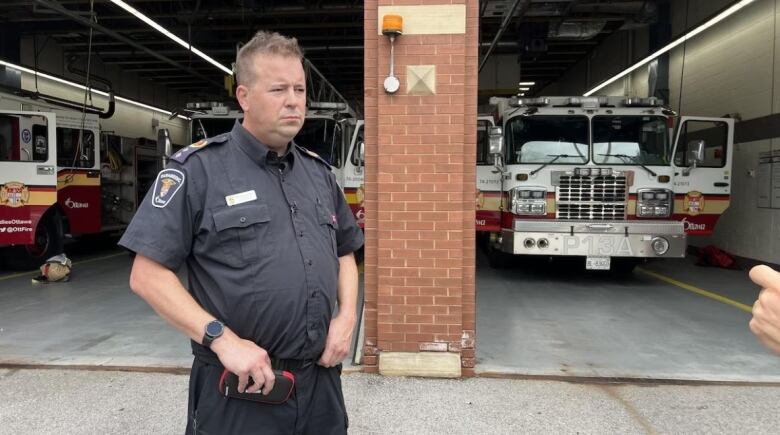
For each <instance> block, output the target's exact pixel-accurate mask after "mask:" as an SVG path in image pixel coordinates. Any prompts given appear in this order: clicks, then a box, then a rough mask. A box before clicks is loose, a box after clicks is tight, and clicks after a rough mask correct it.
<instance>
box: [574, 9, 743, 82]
mask: <svg viewBox="0 0 780 435" xmlns="http://www.w3.org/2000/svg"><path fill="white" fill-rule="evenodd" d="M753 1H754V0H742V1H740V2H738V3H735V4H734V5H733V6H731V7H730V8H728V9H726V10H724V11H723V12H721V13H719V14H718V15H716V16H715V17H713V18H712V19H710V20H709V21H707V22H706V23H704V24H702V25H701V26H699V27H697V28H695V29H693V30H691V31H690V32H688V33H686V34H685V35H683V36H681V37H679V38H677V39H676V40H674V41H673V42H671V43H670V44H668V45H667V46H665V47H664V48H662V49H660V50H658V51H656V52H655V53H653V54H651V55H650V56H647V57H646V58H644V59H642V60H640V61H639V62H637V63H635V64H634V65H632V66H630V67H628V68H626V69H624V70H623V71H621V72H620V73H618V74H617V75H615V76H613V77H612V78H610V79H608V80H607V81H605V82H602V83H601V84H600V85H598V86H596V87H595V88H593V89H591V90H589V91H588V92H585V93H584V94H582V95H583V96H585V97H587V96H590V95H592V94H593V93H594V92H596V91H598V90H600V89H603V88H604V87H605V86H608V85H610V84H612V83H614V82H615V81H616V80H618V79H620V78H622V77H625V76H626V75H628V74H630V73H631V72H632V71H634V70H636V69H637V68H640V67H642V66H643V65H646V64H648V63H649V62H651V61H652V60H653V59H655V58H657V57H658V56H660V55H662V54H664V53H666V52H668V51H670V50H671V49H673V48H674V47H677V46H678V45H680V44H682V43H683V42H685V41H687V40H689V39H691V38H693V37H694V36H696V35H698V34H699V33H701V32H703V31H705V30H707V29H708V28H710V27H712V26H714V25H715V24H717V23H719V22H720V21H722V20H723V19H724V18H726V17H728V16H729V15H732V14H733V13H735V12H737V11H738V10H740V9H742V8H744V7H745V6H747V5H748V4H750V3H752V2H753Z"/></svg>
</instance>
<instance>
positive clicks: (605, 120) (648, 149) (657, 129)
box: [593, 115, 672, 166]
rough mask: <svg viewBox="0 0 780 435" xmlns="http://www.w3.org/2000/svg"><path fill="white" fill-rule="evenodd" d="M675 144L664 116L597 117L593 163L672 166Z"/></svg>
mask: <svg viewBox="0 0 780 435" xmlns="http://www.w3.org/2000/svg"><path fill="white" fill-rule="evenodd" d="M671 154H672V149H671V143H670V140H669V129H668V127H667V124H666V118H664V117H662V116H636V115H633V116H594V117H593V161H594V163H596V164H597V165H636V164H644V165H651V166H668V165H669V162H670V161H671Z"/></svg>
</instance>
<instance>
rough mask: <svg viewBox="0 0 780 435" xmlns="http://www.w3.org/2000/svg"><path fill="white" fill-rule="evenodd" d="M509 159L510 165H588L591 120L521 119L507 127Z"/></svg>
mask: <svg viewBox="0 0 780 435" xmlns="http://www.w3.org/2000/svg"><path fill="white" fill-rule="evenodd" d="M505 137H506V139H507V160H508V162H507V163H509V164H513V163H514V164H517V163H549V162H550V159H551V157H550V156H551V155H553V156H563V155H565V156H566V157H559V158H558V159H557V160H556V161H555V163H556V164H564V165H565V164H569V165H574V164H582V163H587V162H588V143H589V140H588V118H587V117H585V116H567V115H541V116H533V117H524V116H518V117H516V118H512V119H510V120H509V122H508V123H507V125H506V133H505Z"/></svg>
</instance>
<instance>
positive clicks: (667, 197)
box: [636, 189, 674, 218]
mask: <svg viewBox="0 0 780 435" xmlns="http://www.w3.org/2000/svg"><path fill="white" fill-rule="evenodd" d="M636 196H637V203H636V215H637V217H644V218H667V217H669V216H671V215H672V206H673V204H674V203H673V202H672V201H674V195H672V192H671V191H670V190H667V189H639V190H638V191H637V193H636Z"/></svg>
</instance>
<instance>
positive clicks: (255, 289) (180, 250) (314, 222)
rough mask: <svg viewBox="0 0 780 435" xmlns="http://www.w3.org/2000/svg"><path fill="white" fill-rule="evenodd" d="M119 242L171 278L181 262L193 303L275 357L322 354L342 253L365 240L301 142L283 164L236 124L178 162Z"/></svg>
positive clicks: (325, 169)
mask: <svg viewBox="0 0 780 435" xmlns="http://www.w3.org/2000/svg"><path fill="white" fill-rule="evenodd" d="M119 244H120V245H122V246H124V247H126V248H128V249H130V250H132V251H135V252H136V253H138V254H141V255H143V256H145V257H148V258H151V259H152V260H154V261H156V262H158V263H160V264H162V265H164V266H165V267H167V268H169V269H170V270H173V271H176V270H178V269H179V267H180V266H181V265H182V264H184V263H185V262H186V265H187V271H188V280H189V285H188V288H189V291H190V293H191V294H192V295H193V296H194V298H195V300H196V301H198V303H200V305H201V306H202V307H203V308H204V309H205V310H206V311H207V312H209V313H210V314H211V315H213V316H215V317H216V318H218V319H219V320H221V321H223V322H224V323H225V324H226V325H227V326H228V327H229V328H231V329H232V330H233V331H234V332H235V333H236V334H238V335H239V336H240V337H242V338H244V339H247V340H252V341H254V342H255V343H257V344H258V345H259V346H260V347H262V348H264V349H266V350H267V351H268V353H269V354H270V355H271V357H273V358H285V359H287V358H291V359H316V358H318V357H319V355H320V354H321V353H322V351H323V349H324V347H325V339H326V336H327V331H328V326H329V324H330V320H331V317H332V314H333V310H334V308H335V304H336V294H337V283H338V271H339V261H338V257H340V256H343V255H347V254H349V253H351V252H353V251H355V250H357V249H358V248H360V247H361V246H362V244H363V234H362V232H361V230H360V228H359V227H358V226H357V224H356V223H355V219H354V217H353V215H352V212H351V211H350V208H349V206H348V205H347V203H346V201H345V199H344V195H343V194H342V193H341V190H340V189H339V186H338V185H337V184H336V179H335V177H334V175H333V174H332V173H331V172H330V168H329V166H328V164H327V163H326V162H325V161H323V160H322V159H320V158H319V157H317V156H316V154H311V153H309V152H308V151H306V150H305V149H304V148H301V147H296V146H295V145H294V144H291V145H290V148H289V149H288V152H287V153H286V154H285V155H284V156H281V157H279V156H277V155H276V153H274V152H273V151H269V150H268V148H267V147H266V146H265V145H263V144H262V143H261V142H260V141H258V140H257V139H256V138H255V137H254V136H252V135H251V134H250V133H249V132H248V131H247V130H246V129H244V127H243V126H241V124H240V123H238V122H236V124H235V126H234V127H233V130H232V131H231V132H230V133H225V134H223V135H220V136H217V137H214V138H211V139H207V140H204V141H201V142H198V143H196V144H193V145H191V146H189V147H187V148H185V149H183V150H181V151H180V152H178V153H176V154H174V156H172V158H171V161H170V163H169V164H168V166H167V168H166V169H164V170H163V171H161V172H160V174H159V175H158V177H157V180H156V181H155V185H154V187H153V188H152V189H150V191H149V193H148V194H147V196H146V198H145V199H144V201H143V204H142V205H141V206H140V207H139V209H138V212H137V213H136V215H135V217H134V218H133V221H132V222H131V224H130V226H129V228H128V229H127V231H126V232H125V234H124V236H123V237H122V239H121V240H120V242H119ZM193 351H194V352H195V353H196V354H198V353H199V352H210V351H208V350H206V348H204V347H202V346H200V345H199V344H196V343H195V342H193Z"/></svg>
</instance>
